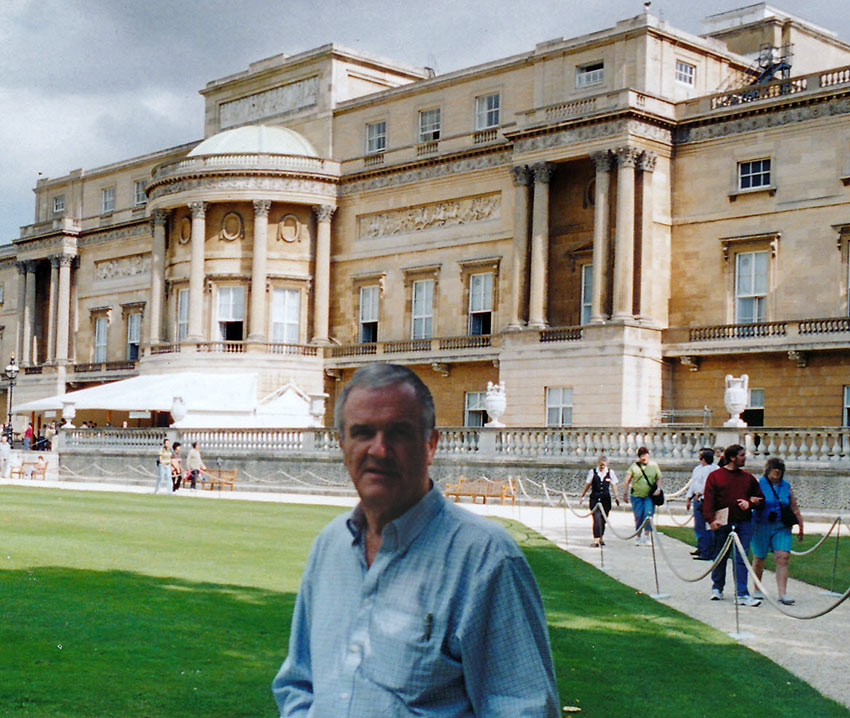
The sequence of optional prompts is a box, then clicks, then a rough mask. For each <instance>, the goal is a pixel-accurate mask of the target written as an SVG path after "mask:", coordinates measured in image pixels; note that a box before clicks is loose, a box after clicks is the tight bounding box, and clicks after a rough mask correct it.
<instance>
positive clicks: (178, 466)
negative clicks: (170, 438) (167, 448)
mask: <svg viewBox="0 0 850 718" xmlns="http://www.w3.org/2000/svg"><path fill="white" fill-rule="evenodd" d="M182 481H183V460H182V459H181V458H180V442H179V441H175V442H174V447H173V448H172V450H171V490H172V491H177V489H179V488H180V484H181V482H182Z"/></svg>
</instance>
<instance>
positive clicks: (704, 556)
mask: <svg viewBox="0 0 850 718" xmlns="http://www.w3.org/2000/svg"><path fill="white" fill-rule="evenodd" d="M719 468H720V467H719V466H718V465H717V464H715V463H714V449H709V448H704V449H700V452H699V464H697V465H696V466H695V467H694V470H693V471H692V472H691V480H690V481H689V482H688V490H687V493H686V494H685V499H686V501H685V510H687V511H690V510H691V503H693V506H694V509H693V511H694V533H695V534H696V537H697V548H696V551H694V552H693V557H694V558H695V559H699V560H700V561H713V560H714V536H713V534H712V533H711V530H710V529H709V528H708V524H706V522H705V516H703V513H702V497H703V493H705V480H706V479H707V478H708V475H709V474H710V473H711V472H712V471H714V470H715V469H719Z"/></svg>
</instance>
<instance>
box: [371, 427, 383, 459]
mask: <svg viewBox="0 0 850 718" xmlns="http://www.w3.org/2000/svg"><path fill="white" fill-rule="evenodd" d="M369 455H370V456H376V457H378V458H384V457H385V456H386V455H387V435H386V434H385V433H384V432H383V431H376V432H375V435H374V436H373V437H372V440H371V441H370V442H369Z"/></svg>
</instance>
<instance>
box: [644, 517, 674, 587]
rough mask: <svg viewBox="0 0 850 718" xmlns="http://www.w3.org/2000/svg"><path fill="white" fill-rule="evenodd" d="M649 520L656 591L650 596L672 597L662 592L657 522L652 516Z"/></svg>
mask: <svg viewBox="0 0 850 718" xmlns="http://www.w3.org/2000/svg"><path fill="white" fill-rule="evenodd" d="M647 521H649V546H650V548H651V549H652V570H653V571H654V572H655V593H650V594H649V596H650V598H654V599H656V600H658V599H660V598H670V594H669V593H661V587H660V585H659V583H658V562H657V561H656V560H655V522H654V521H653V520H652V519H651V518H647Z"/></svg>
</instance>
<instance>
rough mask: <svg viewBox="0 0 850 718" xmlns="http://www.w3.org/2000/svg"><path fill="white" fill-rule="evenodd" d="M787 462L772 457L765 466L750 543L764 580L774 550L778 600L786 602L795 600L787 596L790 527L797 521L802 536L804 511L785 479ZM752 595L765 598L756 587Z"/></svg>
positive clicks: (755, 561)
mask: <svg viewBox="0 0 850 718" xmlns="http://www.w3.org/2000/svg"><path fill="white" fill-rule="evenodd" d="M784 477H785V462H784V461H782V459H777V458H770V459H768V460H767V464H766V465H765V467H764V476H762V477H761V478H760V479H759V487H760V488H761V491H762V493H763V494H764V502H763V503H762V505H761V506H759V507H758V508H757V510H756V511H754V512H753V522H754V528H755V531H754V532H753V540H752V542H751V543H750V547H751V548H752V550H753V557H754V559H753V572H754V573H755V575H756V577H757V578H758V580H759V581H761V577H762V573H763V571H764V560H765V558H767V554H768V552H769V551H773V560H774V561H775V562H776V588H777V590H778V591H779V602H780V603H782V604H785V605H786V606H791V605H793V604H794V599H793V598H788V595H787V593H786V591H787V588H788V561H789V559H790V558H791V544H792V542H793V539H792V537H791V527H792V526H793V525H794V524H795V523H796V524H797V525H798V529H797V536H798V537H799V539H800V541H802V540H803V515H802V514H801V513H800V507H799V506H798V505H797V497H796V496H794V492H793V491H792V490H791V484H789V483H788V482H787V481H786V480H785V478H784ZM752 595H753V598H764V596H763V594H762V593H761V591H758V590H756V591H753V594H752Z"/></svg>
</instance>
